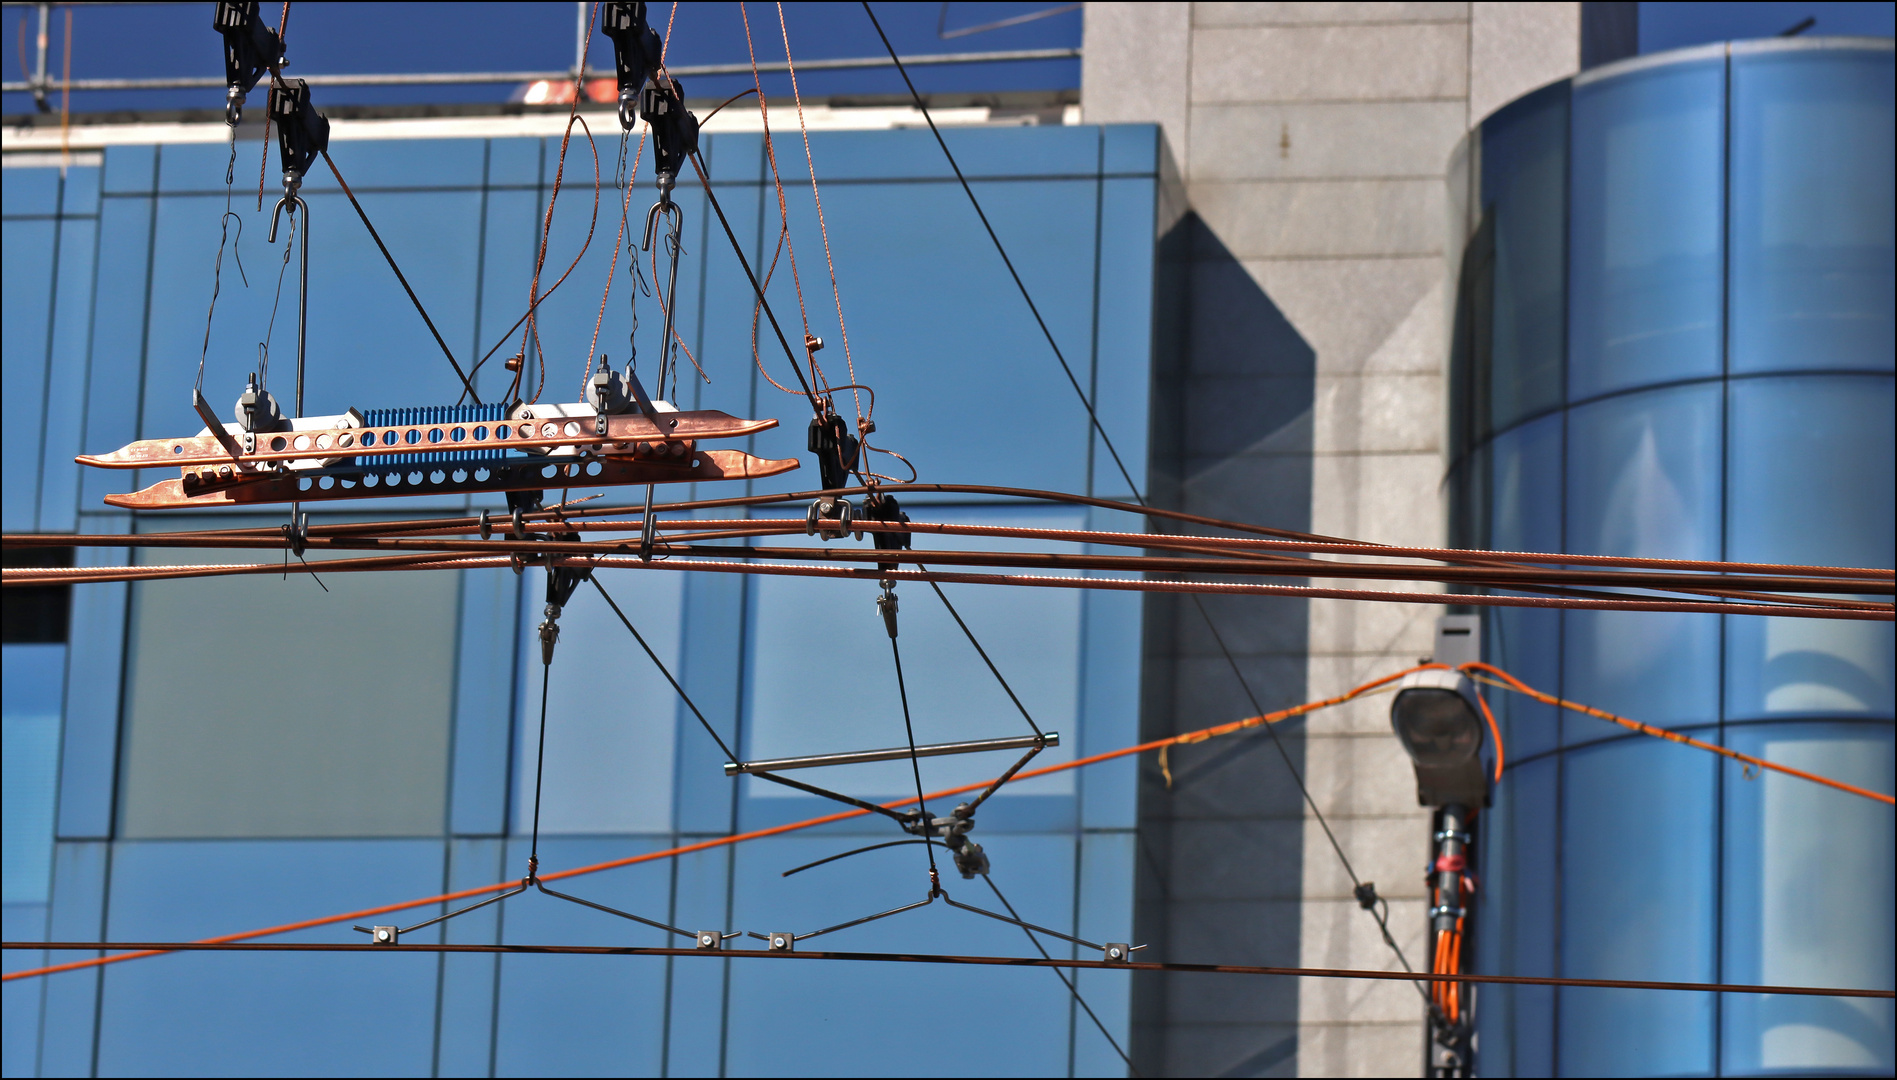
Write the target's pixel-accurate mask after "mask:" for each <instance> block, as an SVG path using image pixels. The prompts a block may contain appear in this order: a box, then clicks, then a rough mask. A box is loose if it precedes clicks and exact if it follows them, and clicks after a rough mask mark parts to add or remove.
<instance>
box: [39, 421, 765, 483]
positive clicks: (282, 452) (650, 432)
mask: <svg viewBox="0 0 1897 1080" xmlns="http://www.w3.org/2000/svg"><path fill="white" fill-rule="evenodd" d="M658 418H659V420H660V421H661V423H659V424H655V423H653V421H652V420H651V419H649V418H648V417H646V416H643V415H641V414H639V413H623V414H620V415H616V416H608V417H606V431H605V433H604V434H601V433H600V431H599V426H598V420H599V417H598V416H597V415H590V416H564V415H562V416H549V417H541V418H535V419H524V418H523V419H519V420H495V421H479V422H452V423H448V422H444V423H437V424H395V425H370V426H367V427H328V428H316V429H311V430H307V431H277V432H269V433H265V434H260V435H257V436H255V437H254V441H255V446H256V448H255V450H252V451H247V452H246V453H244V454H243V455H242V456H241V457H239V458H237V460H236V461H235V462H233V461H232V458H231V455H230V453H229V452H228V451H227V450H226V449H225V448H224V446H223V444H222V443H221V442H220V441H219V440H218V439H217V437H216V436H214V435H193V436H191V437H190V438H185V439H144V440H141V441H139V442H134V443H128V444H126V445H125V446H122V447H120V448H119V449H117V450H114V451H112V452H111V453H109V454H81V455H79V456H78V457H77V458H75V459H74V460H76V461H78V462H79V464H81V465H91V466H94V467H96V468H101V469H138V468H147V467H150V466H153V465H177V466H179V467H181V468H192V467H198V466H204V465H212V466H218V465H232V466H234V467H235V468H236V469H238V470H244V471H248V469H246V467H249V468H250V469H254V468H256V467H257V466H260V465H262V464H264V463H266V462H270V463H275V462H279V461H295V460H298V459H303V458H318V459H321V458H336V457H347V456H351V455H358V454H375V455H381V454H439V453H445V452H449V451H466V450H474V451H493V450H546V449H555V448H559V447H567V446H592V445H599V446H600V450H601V452H603V453H607V454H613V453H628V452H632V451H633V450H635V449H636V448H637V446H638V444H640V443H642V442H643V443H653V442H676V441H680V440H696V439H733V438H740V437H742V436H745V435H753V434H756V433H757V432H760V431H768V430H770V429H771V428H774V427H776V426H777V421H776V420H742V419H739V418H738V417H735V416H732V415H730V414H729V413H723V412H719V411H717V410H716V409H706V410H702V411H698V412H679V413H659V414H658ZM338 419H340V418H338ZM371 440H373V441H371Z"/></svg>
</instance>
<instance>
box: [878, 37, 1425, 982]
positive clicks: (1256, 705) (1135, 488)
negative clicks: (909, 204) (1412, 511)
mask: <svg viewBox="0 0 1897 1080" xmlns="http://www.w3.org/2000/svg"><path fill="white" fill-rule="evenodd" d="M863 11H864V13H865V14H867V15H868V16H869V21H870V23H871V24H872V25H873V26H875V27H876V36H877V37H879V38H881V39H882V42H883V47H884V48H885V49H887V50H889V58H890V60H891V61H892V62H893V63H894V64H895V66H896V72H897V74H899V75H901V76H902V81H903V83H904V85H906V86H908V88H909V96H910V97H911V98H913V99H914V101H915V103H916V108H917V109H918V110H919V111H920V112H921V113H922V118H923V120H925V121H927V122H928V125H929V131H930V133H932V134H933V135H934V136H935V141H936V144H937V145H938V146H940V147H941V148H942V155H943V156H944V157H946V158H947V159H948V163H949V168H951V169H953V170H955V179H956V180H957V181H959V182H960V183H961V185H962V192H963V193H964V194H966V195H967V196H968V201H969V204H970V205H971V206H973V207H974V208H975V216H977V217H979V218H980V219H981V226H982V228H983V229H986V230H987V232H988V239H989V240H991V241H993V242H994V245H995V251H996V253H998V254H999V255H1000V256H1001V261H1002V264H1003V265H1005V266H1006V267H1007V268H1008V275H1009V276H1010V277H1012V278H1013V279H1014V285H1015V288H1017V289H1019V290H1020V292H1021V299H1022V300H1024V301H1026V303H1027V305H1028V311H1029V312H1031V313H1032V314H1033V315H1034V321H1035V323H1036V324H1037V325H1039V326H1040V328H1041V335H1042V336H1043V337H1045V338H1046V339H1047V346H1048V348H1049V349H1052V350H1053V352H1054V359H1056V360H1058V361H1060V367H1061V370H1062V371H1064V372H1066V373H1067V381H1068V383H1070V384H1071V385H1072V386H1073V388H1074V395H1075V396H1076V397H1078V398H1079V399H1080V404H1081V405H1082V407H1084V408H1085V409H1086V410H1087V419H1088V420H1089V421H1091V422H1092V424H1093V429H1094V430H1095V431H1097V432H1099V434H1100V441H1101V443H1102V444H1103V445H1104V446H1106V448H1107V453H1109V454H1111V455H1112V456H1113V464H1114V466H1115V467H1117V468H1118V469H1119V470H1120V476H1121V478H1122V479H1124V480H1125V481H1126V487H1127V490H1128V491H1129V492H1131V493H1132V495H1133V498H1134V499H1135V500H1137V501H1138V502H1139V504H1140V505H1141V506H1142V507H1144V506H1145V505H1146V498H1145V496H1143V495H1141V494H1140V489H1139V485H1138V484H1136V483H1134V482H1133V474H1132V473H1131V472H1129V471H1128V470H1127V467H1126V462H1125V461H1123V460H1121V458H1120V451H1119V450H1118V449H1116V448H1115V447H1114V445H1113V439H1112V437H1111V436H1109V435H1108V434H1107V430H1106V428H1105V426H1103V425H1102V424H1101V423H1100V416H1099V414H1098V413H1096V412H1095V411H1094V408H1093V402H1092V401H1090V400H1089V399H1088V397H1087V392H1086V391H1085V390H1082V389H1081V387H1080V380H1079V379H1078V378H1076V377H1075V375H1074V369H1073V367H1072V366H1071V365H1070V364H1068V363H1067V357H1066V356H1065V355H1064V354H1063V353H1062V352H1061V350H1060V344H1059V343H1058V342H1056V341H1055V340H1054V333H1053V331H1051V330H1049V329H1048V327H1047V320H1046V319H1044V318H1042V317H1041V309H1040V308H1039V307H1038V306H1036V305H1035V303H1034V297H1033V296H1032V295H1030V294H1029V293H1028V287H1027V284H1026V283H1025V282H1023V281H1022V280H1021V275H1020V273H1019V272H1018V271H1016V270H1015V268H1014V260H1012V259H1010V258H1008V251H1007V248H1006V247H1004V246H1003V245H1002V243H1001V237H1000V236H999V235H997V234H996V233H995V227H994V226H993V225H992V224H990V223H989V221H988V215H987V214H986V213H984V212H983V211H982V208H981V200H979V199H977V198H976V197H975V190H974V189H973V188H971V187H969V186H968V178H967V177H966V176H963V175H962V167H961V166H960V165H958V164H956V161H955V155H954V153H953V152H951V151H950V150H949V148H948V142H947V141H946V140H945V139H943V138H942V132H941V130H940V129H938V128H937V127H936V126H935V119H934V118H933V117H931V116H930V115H929V107H928V106H927V105H926V104H924V103H923V101H922V95H921V94H920V93H919V92H918V91H917V90H916V84H915V82H914V81H912V80H911V79H910V78H909V72H908V69H906V68H904V67H903V66H902V60H901V58H900V57H898V56H897V55H896V47H895V46H894V45H891V44H890V43H889V35H888V34H885V33H884V32H883V24H882V23H881V22H878V21H877V19H876V12H875V11H874V10H873V9H872V8H871V7H870V6H869V0H863ZM1189 595H1191V596H1192V603H1193V606H1195V607H1197V608H1198V609H1199V615H1200V617H1201V618H1203V619H1204V620H1205V625H1206V628H1207V629H1208V630H1210V631H1212V640H1213V641H1215V642H1217V643H1218V647H1219V652H1220V653H1222V654H1223V655H1224V657H1225V662H1226V663H1227V664H1228V665H1229V666H1230V667H1231V669H1232V674H1233V675H1234V676H1236V677H1237V678H1238V684H1239V686H1240V687H1241V688H1242V689H1243V690H1244V691H1245V697H1246V698H1247V699H1249V700H1250V701H1251V705H1252V709H1253V710H1254V711H1255V712H1257V713H1263V712H1264V711H1265V708H1264V706H1263V705H1262V704H1261V703H1260V702H1259V700H1258V695H1257V694H1255V693H1253V692H1252V688H1251V683H1250V682H1249V681H1248V680H1247V679H1246V678H1245V674H1244V672H1242V671H1240V670H1239V667H1238V660H1237V659H1236V658H1235V657H1233V656H1232V651H1231V649H1229V648H1227V647H1226V644H1225V638H1224V635H1222V634H1220V633H1219V631H1218V626H1217V625H1216V624H1215V623H1214V622H1213V621H1212V613H1211V612H1209V611H1207V610H1206V609H1205V601H1204V600H1202V599H1200V597H1199V596H1198V594H1196V593H1193V594H1189ZM1265 730H1266V731H1268V732H1270V733H1271V739H1272V744H1273V745H1274V746H1276V747H1277V748H1278V754H1279V756H1280V757H1282V758H1283V759H1284V764H1285V768H1286V769H1287V770H1289V771H1290V773H1291V779H1292V780H1293V781H1295V782H1296V783H1297V785H1298V792H1299V793H1300V794H1301V795H1303V796H1304V803H1305V805H1306V806H1309V807H1310V808H1311V814H1312V816H1313V817H1315V818H1317V823H1318V825H1319V826H1321V827H1322V828H1323V830H1324V836H1325V838H1326V839H1327V840H1329V841H1330V845H1331V848H1332V849H1333V850H1334V851H1336V852H1337V858H1338V860H1339V861H1341V862H1342V863H1343V866H1344V873H1346V874H1348V875H1349V876H1350V880H1351V884H1352V885H1361V884H1363V882H1362V880H1361V879H1360V878H1358V877H1357V871H1356V870H1355V868H1353V867H1352V866H1351V865H1350V859H1349V857H1348V856H1346V855H1345V854H1344V849H1343V847H1342V846H1341V845H1339V844H1338V842H1337V837H1336V835H1335V834H1334V833H1332V832H1331V827H1330V822H1328V821H1326V820H1324V814H1323V812H1322V811H1320V810H1319V809H1318V808H1317V802H1316V800H1314V799H1312V798H1311V792H1310V789H1309V788H1307V787H1305V785H1304V777H1303V776H1301V775H1299V773H1298V770H1297V767H1296V766H1295V765H1293V764H1292V763H1291V753H1290V751H1288V750H1286V749H1285V746H1284V740H1283V738H1282V737H1280V736H1279V735H1278V731H1277V729H1276V727H1274V726H1272V725H1269V724H1267V725H1265ZM1385 940H1386V941H1389V942H1390V944H1391V947H1392V948H1394V949H1396V952H1397V955H1398V957H1399V958H1402V954H1403V950H1402V949H1401V948H1397V947H1396V944H1395V941H1394V940H1393V939H1391V938H1389V937H1388V935H1387V934H1386V935H1385ZM1403 966H1404V967H1408V966H1409V961H1408V959H1406V958H1405V959H1403Z"/></svg>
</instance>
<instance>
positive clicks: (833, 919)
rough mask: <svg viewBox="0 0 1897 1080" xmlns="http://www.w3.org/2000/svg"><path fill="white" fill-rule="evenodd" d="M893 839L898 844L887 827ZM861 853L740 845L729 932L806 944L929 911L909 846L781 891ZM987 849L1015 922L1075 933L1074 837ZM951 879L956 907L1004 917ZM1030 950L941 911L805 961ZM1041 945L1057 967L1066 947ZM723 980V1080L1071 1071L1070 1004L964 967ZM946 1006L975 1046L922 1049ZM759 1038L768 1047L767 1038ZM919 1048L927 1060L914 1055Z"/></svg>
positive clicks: (987, 926) (837, 970)
mask: <svg viewBox="0 0 1897 1080" xmlns="http://www.w3.org/2000/svg"><path fill="white" fill-rule="evenodd" d="M888 832H889V833H892V834H893V833H894V832H895V830H894V827H893V826H891V828H890V829H889V830H888ZM877 838H878V839H882V838H884V834H882V833H878V834H877ZM867 842H870V841H868V840H866V839H865V838H864V837H863V836H862V835H861V834H858V835H853V836H852V835H830V836H824V835H813V834H802V835H793V836H778V837H771V838H769V839H765V840H757V841H753V842H751V843H748V844H742V845H740V846H738V847H737V848H735V849H734V851H735V855H734V860H735V876H736V881H735V888H734V890H733V892H734V905H733V917H732V925H733V926H742V927H746V928H751V927H756V928H757V930H758V932H759V933H768V932H773V931H778V930H784V931H789V932H791V933H807V932H809V931H811V930H816V929H820V928H822V927H826V926H834V925H836V924H837V923H841V922H844V921H846V920H849V919H856V918H861V917H862V916H865V915H872V914H875V913H876V912H879V911H887V910H889V909H891V908H894V907H896V906H898V905H901V904H911V903H914V902H916V901H917V900H920V899H922V897H923V895H924V894H925V893H926V892H927V891H928V881H929V878H928V862H927V860H926V859H925V858H924V856H923V852H922V849H921V848H918V847H899V848H886V849H884V850H882V851H872V852H869V853H867V854H864V855H858V856H855V857H853V858H849V859H843V860H840V861H838V862H834V863H829V864H827V865H824V866H820V867H818V868H816V869H814V870H807V871H805V872H803V873H801V874H797V875H795V876H793V877H790V878H788V879H786V878H782V877H780V876H779V875H780V874H781V873H782V872H783V871H785V870H788V869H790V868H791V867H794V866H799V865H802V864H804V863H808V862H811V861H812V860H815V859H821V858H823V857H825V856H827V855H835V854H839V853H841V852H843V851H847V850H849V849H850V848H853V847H858V846H861V845H862V844H864V843H867ZM981 843H982V845H983V846H984V847H985V848H986V849H987V851H988V853H989V855H990V857H991V858H992V859H993V862H994V879H995V884H996V885H998V886H999V887H1000V888H1001V889H1002V891H1003V892H1005V893H1006V894H1007V897H1008V900H1009V901H1010V902H1011V903H1013V905H1014V907H1015V910H1016V911H1018V912H1019V913H1020V916H1021V918H1022V919H1025V920H1026V921H1028V922H1032V923H1038V924H1040V925H1042V926H1046V927H1050V928H1053V929H1058V930H1065V931H1068V932H1072V930H1073V914H1072V913H1073V910H1074V907H1073V905H1074V898H1073V887H1074V853H1075V850H1076V845H1075V843H1074V841H1073V838H1072V837H1071V835H1031V836H1021V835H1010V836H1000V835H989V836H984V837H982V838H981ZM938 858H939V856H938ZM945 877H946V879H947V880H946V881H945V882H944V884H945V887H946V888H947V890H948V892H949V894H950V895H951V896H953V897H954V898H955V899H956V900H957V901H959V902H961V903H964V904H972V905H975V906H978V907H982V908H985V909H987V910H990V911H1001V910H1003V909H1002V908H1001V905H999V904H998V903H996V901H995V896H994V893H992V892H990V891H989V890H988V888H987V887H986V886H985V885H983V884H982V883H981V882H980V881H973V882H968V881H963V880H962V879H961V877H960V875H958V874H955V873H954V872H953V871H952V870H947V869H946V868H945ZM1023 938H1024V936H1023V934H1022V931H1021V930H1020V929H1019V928H1017V927H1013V926H1009V925H1008V924H1006V923H1003V922H997V921H995V920H994V919H987V918H983V917H982V916H980V915H977V914H975V913H973V912H968V911H958V910H956V909H954V908H951V907H949V906H948V905H947V904H944V903H942V902H941V901H939V900H938V901H937V902H936V903H934V904H932V905H930V906H929V907H926V908H921V909H919V910H916V911H909V912H904V913H903V914H901V915H895V916H891V917H890V918H887V919H882V920H879V921H877V922H872V923H867V924H865V925H863V926H857V927H852V928H850V929H848V930H841V931H838V932H837V933H836V934H834V935H831V936H828V937H821V938H816V939H814V940H812V941H811V942H810V944H809V948H811V949H845V950H851V951H856V950H861V951H864V952H875V951H889V952H902V951H912V952H919V951H924V950H925V949H926V950H935V949H940V950H942V951H944V952H950V951H953V952H956V953H970V954H988V955H995V954H1002V955H1014V956H1019V955H1022V953H1021V950H1023V949H1026V948H1028V945H1027V942H1026V941H1025V940H1024V939H1023ZM1115 940H1120V939H1115ZM1048 947H1049V950H1050V951H1053V952H1055V953H1056V954H1057V955H1064V954H1066V949H1067V948H1068V946H1067V945H1066V943H1065V942H1061V943H1059V944H1058V945H1055V944H1050V945H1049V946H1048ZM798 948H799V949H802V948H804V946H803V945H802V944H801V943H800V944H799V945H798ZM1029 955H1032V953H1029ZM1081 955H1083V956H1084V955H1086V952H1085V950H1082V951H1081ZM817 969H822V970H817ZM730 970H731V976H730V979H731V982H730V991H729V997H728V999H727V1001H728V1003H729V1004H728V1006H727V1007H728V1009H729V1013H728V1016H729V1020H728V1021H727V1024H728V1026H727V1028H726V1030H727V1031H729V1032H731V1033H732V1034H731V1036H730V1042H729V1044H728V1045H729V1053H730V1059H729V1063H728V1069H729V1072H728V1075H731V1076H787V1075H794V1076H802V1075H807V1073H808V1071H809V1070H808V1067H807V1066H806V1065H805V1064H803V1063H807V1062H813V1061H814V1062H822V1063H823V1066H822V1067H823V1069H824V1071H825V1073H826V1074H827V1075H831V1076H904V1075H917V1074H923V1075H934V1076H1010V1075H1012V1076H1062V1075H1066V1074H1067V1054H1068V1046H1069V1041H1068V1035H1067V1033H1068V1030H1069V1028H1068V1024H1069V1022H1070V1019H1069V1018H1070V1016H1071V1007H1070V1003H1071V1001H1072V1000H1073V999H1072V998H1071V997H1070V996H1069V995H1068V993H1067V989H1066V988H1065V987H1063V986H1062V985H1061V984H1060V982H1059V981H1058V980H1055V979H1052V978H1046V977H1043V978H1028V979H997V978H995V977H994V973H990V972H984V971H983V970H982V969H980V968H974V967H962V966H959V965H957V966H944V967H943V968H942V970H940V971H931V972H929V973H927V974H926V975H919V974H918V973H916V972H912V971H904V970H903V965H900V964H801V965H800V964H766V963H751V964H733V965H732V966H731V969H730ZM1015 974H1033V975H1040V974H1042V973H1040V972H1018V973H1015ZM944 1002H952V1003H954V1006H953V1007H954V1013H955V1017H956V1019H955V1023H956V1024H957V1025H958V1026H959V1027H960V1028H961V1029H962V1030H964V1031H967V1032H980V1033H981V1036H980V1037H979V1038H943V1037H930V1038H928V1041H927V1042H926V1044H925V1043H924V1042H923V1041H922V1040H923V1038H924V1035H923V1033H922V1032H923V1029H922V1028H921V1027H920V1026H919V1025H920V1023H921V1020H920V1018H921V1016H922V1015H923V1011H924V1009H925V1008H930V1007H932V1006H934V1005H936V1004H938V1003H944ZM1095 1005H1096V1007H1098V1003H1097V1001H1096V1002H1095ZM1078 1019H1079V1022H1080V1023H1081V1024H1082V1025H1085V1027H1086V1028H1087V1029H1089V1030H1088V1035H1089V1037H1094V1038H1097V1037H1098V1036H1097V1035H1095V1034H1094V1033H1093V1032H1092V1031H1091V1028H1092V1024H1091V1023H1089V1022H1088V1021H1087V1019H1086V1018H1085V1016H1084V1015H1082V1016H1081V1017H1079V1018H1078ZM1108 1022H1109V1023H1111V1022H1112V1021H1110V1020H1109V1021H1108ZM757 1032H770V1033H771V1034H770V1037H769V1038H760V1037H756V1035H755V1033H757ZM1050 1034H1052V1036H1053V1037H1050ZM839 1036H841V1037H840V1038H839ZM924 1045H926V1047H927V1052H926V1054H922V1053H919V1052H918V1051H919V1048H920V1047H922V1046H924Z"/></svg>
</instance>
